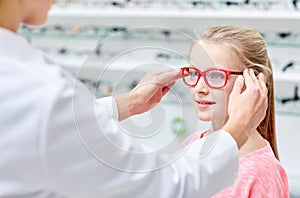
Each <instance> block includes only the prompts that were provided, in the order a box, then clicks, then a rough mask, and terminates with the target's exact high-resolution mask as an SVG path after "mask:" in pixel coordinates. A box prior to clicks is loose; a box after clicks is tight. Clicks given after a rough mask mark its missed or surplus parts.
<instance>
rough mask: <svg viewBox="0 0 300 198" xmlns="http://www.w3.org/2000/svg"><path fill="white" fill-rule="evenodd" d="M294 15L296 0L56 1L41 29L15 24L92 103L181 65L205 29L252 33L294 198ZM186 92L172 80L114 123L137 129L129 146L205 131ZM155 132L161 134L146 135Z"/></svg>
mask: <svg viewBox="0 0 300 198" xmlns="http://www.w3.org/2000/svg"><path fill="white" fill-rule="evenodd" d="M299 9H300V2H298V0H218V1H214V0H145V1H141V0H114V1H113V0H60V1H57V3H56V4H55V5H54V6H53V8H52V9H51V11H50V14H49V19H48V21H47V23H46V25H44V26H42V27H29V26H25V25H23V26H22V27H20V30H19V34H21V35H22V36H24V37H25V38H26V39H27V40H28V41H29V42H30V43H32V45H34V46H35V47H38V48H40V49H41V50H43V51H45V52H47V53H49V54H50V56H51V57H53V58H54V59H55V60H56V61H57V63H59V64H61V65H62V66H63V67H65V68H66V69H67V70H70V71H71V72H72V73H73V74H74V75H76V77H77V78H78V79H79V80H80V81H82V82H83V83H84V84H85V85H86V86H87V87H88V88H89V89H90V90H91V91H92V92H93V93H94V94H95V96H96V97H97V98H100V97H106V96H111V95H115V94H119V93H123V92H127V91H129V90H131V89H133V88H134V87H135V86H136V85H137V83H138V82H139V81H140V80H141V78H142V77H143V76H144V75H145V74H146V73H147V72H149V71H153V70H159V69H164V68H179V67H182V66H185V65H188V64H189V60H188V54H189V45H190V43H191V42H192V41H193V39H194V38H195V37H196V36H197V34H198V32H199V31H200V30H201V29H203V28H205V27H207V26H212V25H229V24H230V25H240V26H245V27H249V28H251V29H254V30H256V31H258V32H259V33H261V35H262V36H263V38H264V39H265V41H266V43H267V47H268V51H269V55H270V57H271V61H272V65H273V73H274V82H275V108H276V132H277V143H278V149H279V156H280V162H281V163H282V164H283V166H284V167H285V169H286V171H287V174H288V178H289V186H290V196H291V197H292V198H295V197H300V168H299V167H300V158H299V155H298V151H299V150H300V144H299V142H298V140H300V132H299V128H300V125H299V123H300V101H299V100H300V99H299V95H300V91H299V85H300V10H299ZM187 93H188V88H187V87H185V86H184V85H183V83H182V82H180V80H179V81H178V82H177V83H176V85H175V86H174V87H173V89H172V90H171V91H170V93H168V94H167V95H166V96H165V98H164V99H163V101H162V104H161V105H160V106H159V108H156V109H154V110H153V111H152V112H150V113H145V114H143V115H140V116H136V117H134V118H132V119H130V120H127V121H124V122H122V127H123V128H124V130H127V131H128V132H129V133H130V132H131V131H143V135H144V136H143V137H144V138H137V141H141V142H143V143H145V144H148V145H149V146H150V147H151V146H152V147H157V146H163V145H165V144H167V143H168V141H170V140H172V141H174V138H177V139H176V141H177V144H180V142H181V141H182V140H183V139H184V138H186V137H187V136H189V135H190V134H191V133H193V132H195V131H197V130H204V129H206V128H207V127H209V123H204V122H200V121H197V118H196V115H195V112H194V110H193V106H192V104H191V101H190V99H189V96H188V94H187ZM156 115H164V116H163V118H164V119H163V120H162V121H161V123H156V122H154V121H153V120H154V119H152V118H153V116H156ZM162 123H163V124H162ZM157 126H162V129H161V132H160V133H158V134H155V135H151V134H150V133H151V130H152V129H154V128H155V127H157ZM133 135H134V134H133ZM139 137H140V136H139ZM145 137H146V138H145ZM176 141H175V142H176Z"/></svg>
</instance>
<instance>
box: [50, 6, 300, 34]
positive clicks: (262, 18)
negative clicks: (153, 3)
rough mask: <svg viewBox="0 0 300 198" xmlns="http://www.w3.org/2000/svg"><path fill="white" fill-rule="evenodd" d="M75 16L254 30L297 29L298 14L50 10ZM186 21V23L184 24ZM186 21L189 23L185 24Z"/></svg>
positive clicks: (65, 17) (59, 16)
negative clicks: (237, 26)
mask: <svg viewBox="0 0 300 198" xmlns="http://www.w3.org/2000/svg"><path fill="white" fill-rule="evenodd" d="M74 18H75V19H76V21H77V22H78V23H86V21H90V22H92V23H96V24H97V23H101V24H108V25H109V24H115V25H117V24H123V25H130V26H131V27H140V26H167V27H169V28H178V27H201V26H206V25H209V24H220V23H222V24H236V25H244V26H248V27H252V28H255V29H268V30H278V29H289V30H297V31H299V30H300V26H299V20H300V13H299V12H296V11H293V10H290V11H264V12H262V11H247V10H238V9H235V10H234V9H233V10H229V11H224V10H221V11H219V10H172V9H155V10H154V9H129V10H127V9H122V10H120V9H108V10H107V9H80V8H77V9H76V8H74V9H66V8H56V9H53V10H51V11H50V18H49V22H55V21H58V20H59V21H66V22H68V21H69V22H70V19H74ZM185 22H186V23H185ZM187 22H188V23H187Z"/></svg>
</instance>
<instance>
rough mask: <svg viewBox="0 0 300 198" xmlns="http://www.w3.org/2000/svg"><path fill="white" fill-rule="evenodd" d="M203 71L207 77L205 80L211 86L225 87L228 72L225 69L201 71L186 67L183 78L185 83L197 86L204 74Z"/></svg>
mask: <svg viewBox="0 0 300 198" xmlns="http://www.w3.org/2000/svg"><path fill="white" fill-rule="evenodd" d="M201 73H202V75H203V77H204V78H205V82H206V83H207V85H208V86H210V87H214V88H219V87H223V86H224V85H225V83H226V73H225V72H224V71H221V70H208V71H204V72H200V71H199V70H196V69H193V68H186V69H185V70H184V74H183V78H184V81H185V83H186V84H187V85H189V86H195V85H196V84H197V83H198V81H199V79H200V77H201V76H202V75H201Z"/></svg>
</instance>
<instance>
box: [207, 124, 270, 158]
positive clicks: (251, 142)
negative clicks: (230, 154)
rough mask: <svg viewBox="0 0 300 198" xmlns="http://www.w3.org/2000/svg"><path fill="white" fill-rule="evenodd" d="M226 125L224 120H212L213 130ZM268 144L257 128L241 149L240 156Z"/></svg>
mask: <svg viewBox="0 0 300 198" xmlns="http://www.w3.org/2000/svg"><path fill="white" fill-rule="evenodd" d="M223 125H224V121H212V126H211V127H212V130H211V131H217V130H219V129H221V128H222V127H223ZM266 145H267V142H266V140H265V139H264V138H263V137H262V136H261V135H260V134H259V132H258V131H257V130H255V131H253V132H252V133H251V135H250V136H249V138H248V140H247V142H246V143H245V144H244V145H243V146H242V147H241V148H240V149H239V156H240V157H243V156H245V155H247V154H249V153H251V152H253V151H256V150H258V149H260V148H263V147H265V146H266Z"/></svg>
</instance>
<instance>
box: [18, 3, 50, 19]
mask: <svg viewBox="0 0 300 198" xmlns="http://www.w3.org/2000/svg"><path fill="white" fill-rule="evenodd" d="M55 1H56V0H21V1H20V4H21V5H20V7H21V9H22V12H23V13H24V15H23V21H22V22H23V23H25V24H28V25H42V24H44V23H45V22H46V20H47V16H48V11H49V9H50V8H51V5H52V4H54V3H55Z"/></svg>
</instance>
